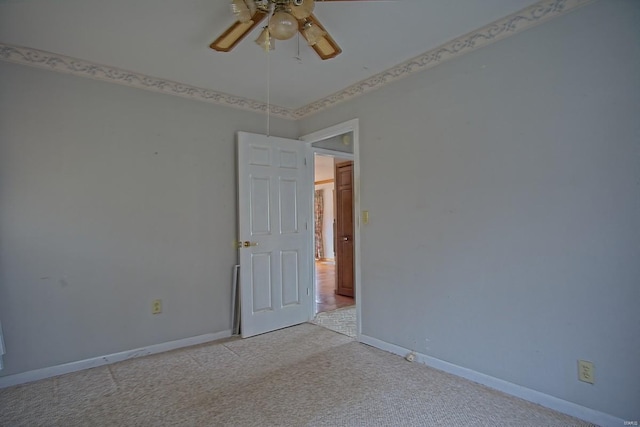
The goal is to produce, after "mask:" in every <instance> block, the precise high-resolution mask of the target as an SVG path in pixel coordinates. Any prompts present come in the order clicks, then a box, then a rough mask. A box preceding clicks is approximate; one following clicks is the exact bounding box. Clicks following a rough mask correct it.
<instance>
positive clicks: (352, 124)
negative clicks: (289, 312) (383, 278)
mask: <svg viewBox="0 0 640 427" xmlns="http://www.w3.org/2000/svg"><path fill="white" fill-rule="evenodd" d="M359 134H360V131H359V123H358V119H352V120H349V121H346V122H343V123H340V124H337V125H334V126H331V127H328V128H325V129H321V130H319V131H316V132H313V133H310V134H307V135H304V136H302V137H301V138H300V140H302V141H304V142H306V143H307V150H308V151H307V153H308V157H307V161H308V163H309V164H310V165H312V166H313V167H311V168H309V169H308V170H309V178H310V181H311V182H315V181H321V179H318V180H316V179H315V159H316V155H319V156H324V157H330V158H332V159H333V164H334V172H333V174H334V180H335V164H336V160H335V159H336V158H338V159H341V160H347V161H351V162H352V174H351V175H350V180H351V184H352V189H351V194H350V196H351V197H350V199H351V205H352V206H351V208H350V211H349V212H350V214H351V221H352V223H353V235H352V236H348V237H350V239H348V240H350V241H351V246H352V248H353V249H352V258H353V260H352V276H353V288H354V290H353V295H354V297H353V303H354V304H355V305H352V306H348V307H343V308H337V309H335V310H333V311H327V312H324V313H319V314H318V313H317V312H316V309H317V304H316V303H314V304H310V305H309V307H308V309H309V319H310V320H312V319H313V320H312V322H313V323H315V324H317V325H320V326H324V327H326V328H329V329H332V330H334V331H336V332H340V333H343V334H345V335H348V336H351V337H354V338H356V339H357V340H359V339H360V335H361V333H362V325H361V323H360V314H361V313H360V311H361V306H360V302H359V301H360V299H361V298H360V295H361V294H362V289H361V288H362V286H361V283H362V281H361V276H362V272H361V268H360V221H359V215H358V213H359V212H360V166H359V155H360V154H359V153H360V150H359ZM325 179H330V178H325ZM314 187H315V186H314ZM314 193H315V190H310V191H309V206H310V208H311V212H313V205H314ZM331 200H332V201H333V202H334V204H336V203H335V200H336V191H335V181H334V194H333V195H332V197H331ZM334 209H335V208H334ZM312 216H313V215H312ZM314 225H315V221H313V224H312V226H311V227H309V233H310V239H309V248H310V258H311V259H310V260H309V261H310V265H311V268H312V270H313V272H312V274H311V276H312V277H311V279H312V281H313V292H312V295H313V296H314V297H315V296H316V293H317V292H318V287H319V286H317V283H316V279H318V278H319V277H318V276H319V274H320V273H321V272H322V270H321V269H318V270H316V262H315V256H314V248H313V246H314V240H315V239H314V238H313V236H314V232H315V229H314V228H315V227H314ZM330 229H331V230H332V232H333V233H334V236H333V237H332V238H331V239H330V240H331V242H335V241H336V237H339V236H336V230H334V229H333V224H332V226H331V227H330ZM343 237H344V236H343ZM335 252H336V250H335V249H334V251H333V253H334V258H339V255H336V254H335ZM339 261H340V260H339V259H335V263H336V267H337V266H338V265H339V264H338V263H339ZM325 265H326V264H325ZM328 265H329V266H330V265H331V264H328ZM321 266H323V265H321ZM329 271H331V270H329ZM329 274H331V273H329ZM333 274H335V276H336V279H337V276H338V274H339V273H338V268H335V269H334V270H333ZM334 280H335V279H334ZM330 283H331V282H330ZM333 283H335V282H333ZM334 286H335V285H334ZM330 289H332V288H330ZM333 289H334V292H335V287H334V288H333ZM334 295H335V293H334Z"/></svg>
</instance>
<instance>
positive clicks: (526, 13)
mask: <svg viewBox="0 0 640 427" xmlns="http://www.w3.org/2000/svg"><path fill="white" fill-rule="evenodd" d="M594 1H596V0H543V1H540V2H538V3H536V4H534V5H532V6H529V7H527V8H525V9H523V10H521V11H519V12H516V13H514V14H512V15H509V16H507V17H505V18H502V19H499V20H497V21H494V22H493V23H491V24H489V25H487V26H485V27H482V28H480V29H478V30H475V31H472V32H470V33H468V34H465V35H464V36H462V37H458V38H456V39H454V40H451V41H449V42H447V43H445V44H443V45H441V46H439V47H437V48H435V49H432V50H430V51H427V52H425V53H423V54H421V55H418V56H416V57H414V58H411V59H409V60H408V61H405V62H403V63H401V64H398V65H396V66H395V67H392V68H390V69H388V70H386V71H383V72H381V73H378V74H376V75H374V76H372V77H369V78H367V79H365V80H362V81H360V82H358V83H356V84H353V85H351V86H349V87H347V88H345V89H342V90H341V91H339V92H336V93H334V94H333V95H329V96H327V97H326V98H322V99H320V100H318V101H315V102H312V103H311V104H308V105H305V106H304V107H300V108H298V109H296V110H294V111H293V115H294V117H295V119H302V118H304V117H308V116H310V115H312V114H315V113H318V112H320V111H322V110H325V109H327V108H330V107H333V106H334V105H336V104H339V103H341V102H344V101H348V100H350V99H353V98H355V97H357V96H360V95H364V94H365V93H368V92H371V91H374V90H376V89H380V88H381V87H382V86H385V85H387V84H389V83H391V82H394V81H396V80H399V79H402V78H404V77H407V76H409V75H411V74H414V73H418V72H421V71H425V70H428V69H429V68H432V67H435V66H436V65H438V64H441V63H443V62H445V61H447V60H449V59H453V58H456V57H458V56H461V55H464V54H467V53H469V52H472V51H474V50H476V49H480V48H481V47H484V46H487V45H489V44H491V43H494V42H496V41H498V40H502V39H504V38H506V37H509V36H512V35H514V34H516V33H519V32H521V31H524V30H526V29H529V28H531V27H534V26H536V25H539V24H542V23H543V22H547V21H548V20H550V19H552V18H555V17H557V16H560V15H562V14H565V13H567V12H569V11H572V10H575V9H576V8H578V7H580V6H584V5H586V4H588V3H592V2H594Z"/></svg>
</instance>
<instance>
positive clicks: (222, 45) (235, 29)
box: [209, 10, 267, 52]
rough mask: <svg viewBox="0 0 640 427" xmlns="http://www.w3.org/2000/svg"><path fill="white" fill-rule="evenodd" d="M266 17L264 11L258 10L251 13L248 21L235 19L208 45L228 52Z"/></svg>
mask: <svg viewBox="0 0 640 427" xmlns="http://www.w3.org/2000/svg"><path fill="white" fill-rule="evenodd" d="M266 17H267V13H266V12H263V11H261V10H258V11H256V13H254V14H253V16H252V17H251V20H250V21H248V22H240V21H236V22H235V23H234V24H233V25H232V26H230V27H229V28H228V29H227V31H225V32H224V33H222V34H221V35H220V37H218V38H217V39H215V40H214V41H213V43H211V44H210V45H209V47H210V48H211V49H213V50H217V51H218V52H229V51H230V50H231V49H233V48H234V47H235V46H236V45H237V44H238V43H239V42H240V41H241V40H242V39H243V38H245V37H246V36H247V34H249V33H250V32H251V30H253V29H254V28H255V27H257V26H258V25H259V24H260V22H262V21H263V20H264V18H266Z"/></svg>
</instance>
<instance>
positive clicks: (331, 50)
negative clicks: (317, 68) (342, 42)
mask: <svg viewBox="0 0 640 427" xmlns="http://www.w3.org/2000/svg"><path fill="white" fill-rule="evenodd" d="M350 1H354V0H350ZM306 21H308V22H310V23H311V25H315V26H317V27H318V28H320V29H321V30H322V31H324V35H323V36H322V37H320V39H319V40H318V41H317V42H316V43H315V44H314V45H313V46H311V47H312V48H313V50H315V51H316V53H317V54H318V56H319V57H320V58H321V59H322V60H326V59H331V58H335V57H336V56H338V55H340V54H341V53H342V49H341V48H340V46H338V43H336V41H335V40H334V39H333V37H331V35H329V32H328V31H327V29H326V28H324V27H323V26H322V24H321V23H320V21H318V18H316V17H315V15H313V14H311V15H309V17H307V18H306ZM304 25H305V21H304V20H301V21H300V26H299V28H298V29H299V30H300V33H301V34H302V36H303V37H304V38H305V39H306V40H307V41H309V40H308V39H307V36H306V34H305V32H304V31H303V30H304Z"/></svg>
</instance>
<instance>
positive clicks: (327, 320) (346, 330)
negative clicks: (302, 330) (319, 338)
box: [312, 305, 356, 338]
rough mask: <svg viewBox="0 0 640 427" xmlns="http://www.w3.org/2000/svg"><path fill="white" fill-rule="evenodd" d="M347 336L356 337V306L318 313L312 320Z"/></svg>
mask: <svg viewBox="0 0 640 427" xmlns="http://www.w3.org/2000/svg"><path fill="white" fill-rule="evenodd" d="M312 323H315V324H316V325H319V326H322V327H324V328H327V329H331V330H332V331H336V332H338V333H341V334H343V335H347V336H349V337H352V338H355V337H356V306H355V305H354V306H351V307H344V308H338V309H337V310H332V311H326V312H324V313H318V315H317V316H316V318H315V319H313V322H312Z"/></svg>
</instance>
